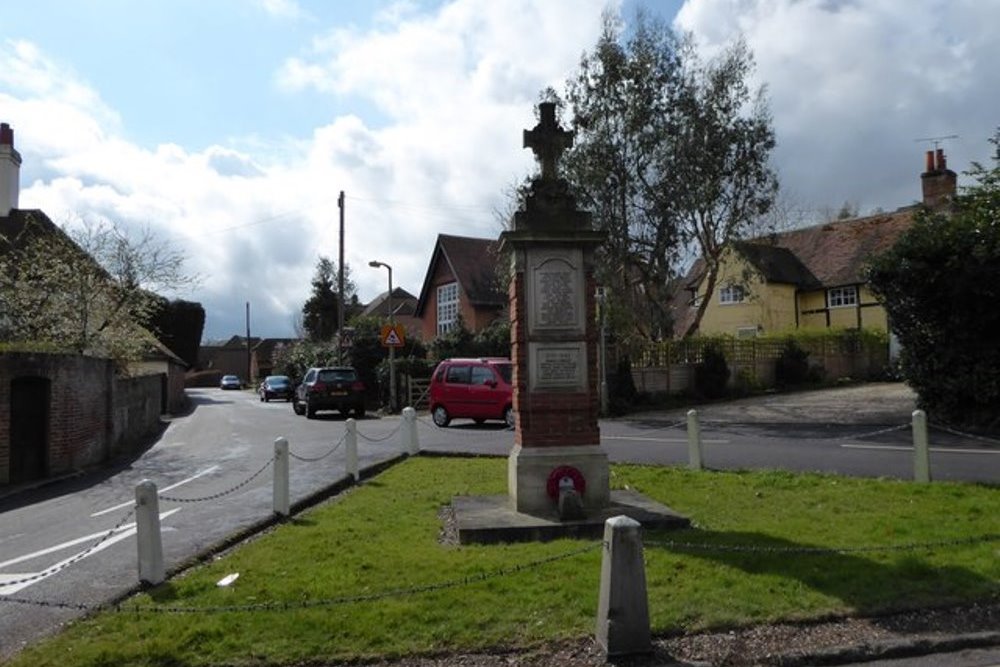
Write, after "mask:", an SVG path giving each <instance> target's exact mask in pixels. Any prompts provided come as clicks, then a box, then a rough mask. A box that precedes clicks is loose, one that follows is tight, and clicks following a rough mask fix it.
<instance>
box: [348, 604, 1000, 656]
mask: <svg viewBox="0 0 1000 667" xmlns="http://www.w3.org/2000/svg"><path fill="white" fill-rule="evenodd" d="M956 639H961V642H960V643H957V642H956ZM997 645H1000V600H997V601H993V602H990V603H984V604H975V605H967V606H962V607H951V608H947V609H937V610H921V611H914V612H909V613H904V614H895V615H892V616H884V617H879V618H846V619H834V620H829V621H824V622H816V623H801V624H789V623H781V624H776V625H757V626H751V627H747V628H738V629H734V630H732V631H728V632H713V633H701V634H690V635H681V636H677V637H668V638H660V639H656V640H655V641H654V649H653V653H651V654H650V655H646V656H635V657H629V658H620V659H617V660H615V661H613V663H611V664H614V665H618V666H620V667H654V666H656V667H659V666H664V667H665V666H667V665H691V666H694V665H711V666H712V667H742V666H746V665H782V666H786V667H787V666H796V667H805V666H812V665H821V664H824V665H835V664H843V663H845V662H856V661H862V660H865V659H871V658H872V657H876V656H891V655H919V654H921V653H929V652H933V651H935V650H954V649H955V648H957V647H959V646H997ZM330 664H331V665H334V664H339V663H330ZM353 664H357V663H353ZM366 664H370V665H373V666H378V667H511V666H514V665H517V666H523V667H597V666H598V665H606V664H609V663H608V662H607V660H606V659H605V656H604V654H603V652H602V651H601V650H600V647H598V646H597V644H596V643H595V642H594V640H593V639H592V638H587V639H581V640H578V641H563V642H552V643H548V644H543V645H540V646H535V647H532V648H529V649H518V650H515V649H503V648H498V649H496V650H492V651H485V652H482V653H464V654H449V655H437V656H423V657H409V658H403V659H400V660H395V661H380V662H374V663H366Z"/></svg>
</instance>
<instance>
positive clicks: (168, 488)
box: [90, 465, 219, 517]
mask: <svg viewBox="0 0 1000 667" xmlns="http://www.w3.org/2000/svg"><path fill="white" fill-rule="evenodd" d="M218 469H219V466H217V465H214V466H210V467H208V468H205V469H204V470H202V471H201V472H199V473H195V474H194V475H192V476H191V477H188V478H187V479H182V480H181V481H179V482H177V483H175V484H171V485H170V486H165V487H163V488H162V489H159V491H158V493H163V492H164V491H172V490H173V489H176V488H177V487H178V486H181V485H183V484H187V483H188V482H193V481H194V480H196V479H198V478H199V477H203V476H205V475H208V474H209V473H213V472H215V471H216V470H218ZM134 504H135V501H134V500H130V501H128V502H124V503H119V504H117V505H115V506H114V507H109V508H108V509H106V510H101V511H100V512H94V513H93V514H91V515H90V516H91V517H95V516H101V515H102V514H108V513H110V512H114V511H115V510H120V509H122V508H123V507H130V506H132V505H134Z"/></svg>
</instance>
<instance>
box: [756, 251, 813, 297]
mask: <svg viewBox="0 0 1000 667" xmlns="http://www.w3.org/2000/svg"><path fill="white" fill-rule="evenodd" d="M737 251H738V252H739V253H740V254H741V255H743V257H744V258H746V260H747V261H748V262H750V263H751V264H752V265H753V266H754V268H756V269H757V270H758V271H760V273H761V275H762V276H764V280H766V281H767V282H769V283H784V284H786V285H795V286H797V287H801V288H804V289H810V288H816V287H819V280H817V278H816V276H814V275H813V274H812V272H811V271H810V270H809V269H808V268H806V266H805V265H804V264H803V263H802V262H801V261H799V258H798V257H796V256H795V253H793V252H792V251H791V250H789V249H788V248H783V247H781V246H779V245H767V244H763V243H741V244H739V245H738V246H737Z"/></svg>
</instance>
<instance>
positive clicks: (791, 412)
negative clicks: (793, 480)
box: [629, 382, 917, 424]
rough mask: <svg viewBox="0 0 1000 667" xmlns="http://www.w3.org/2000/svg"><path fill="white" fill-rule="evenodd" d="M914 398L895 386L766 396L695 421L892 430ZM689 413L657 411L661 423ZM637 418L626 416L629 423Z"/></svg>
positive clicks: (708, 410) (714, 408) (717, 406)
mask: <svg viewBox="0 0 1000 667" xmlns="http://www.w3.org/2000/svg"><path fill="white" fill-rule="evenodd" d="M916 400H917V397H916V394H914V393H913V390H912V389H910V388H909V387H908V386H906V385H905V384H903V383H901V382H876V383H872V384H863V385H856V386H849V387H836V388H831V389H814V390H809V391H801V392H794V393H782V394H777V393H775V394H766V395H764V396H753V397H751V398H742V399H738V400H735V401H725V402H718V403H706V404H704V405H698V406H695V407H696V408H697V410H698V415H699V417H700V418H701V419H704V420H708V421H720V422H734V423H753V422H759V423H769V424H783V423H789V424H798V423H812V424H816V423H821V424H896V423H902V422H905V421H908V420H909V419H910V416H911V414H912V413H913V411H914V410H915V409H916ZM688 409H689V408H683V409H680V408H678V409H676V410H665V411H664V410H659V411H654V412H653V413H650V414H657V415H660V416H662V417H663V418H665V419H683V418H684V416H685V415H686V414H687V411H688ZM637 416H638V415H636V414H632V415H629V418H633V419H634V418H635V417H637Z"/></svg>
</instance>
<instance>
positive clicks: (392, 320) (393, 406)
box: [368, 259, 396, 412]
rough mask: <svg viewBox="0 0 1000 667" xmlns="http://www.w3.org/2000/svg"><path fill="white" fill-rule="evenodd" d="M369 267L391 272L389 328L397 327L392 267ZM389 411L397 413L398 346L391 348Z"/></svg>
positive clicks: (373, 261)
mask: <svg viewBox="0 0 1000 667" xmlns="http://www.w3.org/2000/svg"><path fill="white" fill-rule="evenodd" d="M368 266H370V267H372V268H373V269H378V268H385V269H387V270H388V271H389V297H388V299H387V301H388V306H389V326H391V327H395V326H396V319H395V316H394V313H393V310H392V267H391V266H389V265H388V264H386V263H385V262H378V261H375V260H374V259H373V260H372V261H370V262H368ZM389 411H390V412H395V411H396V346H395V345H390V346H389Z"/></svg>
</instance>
